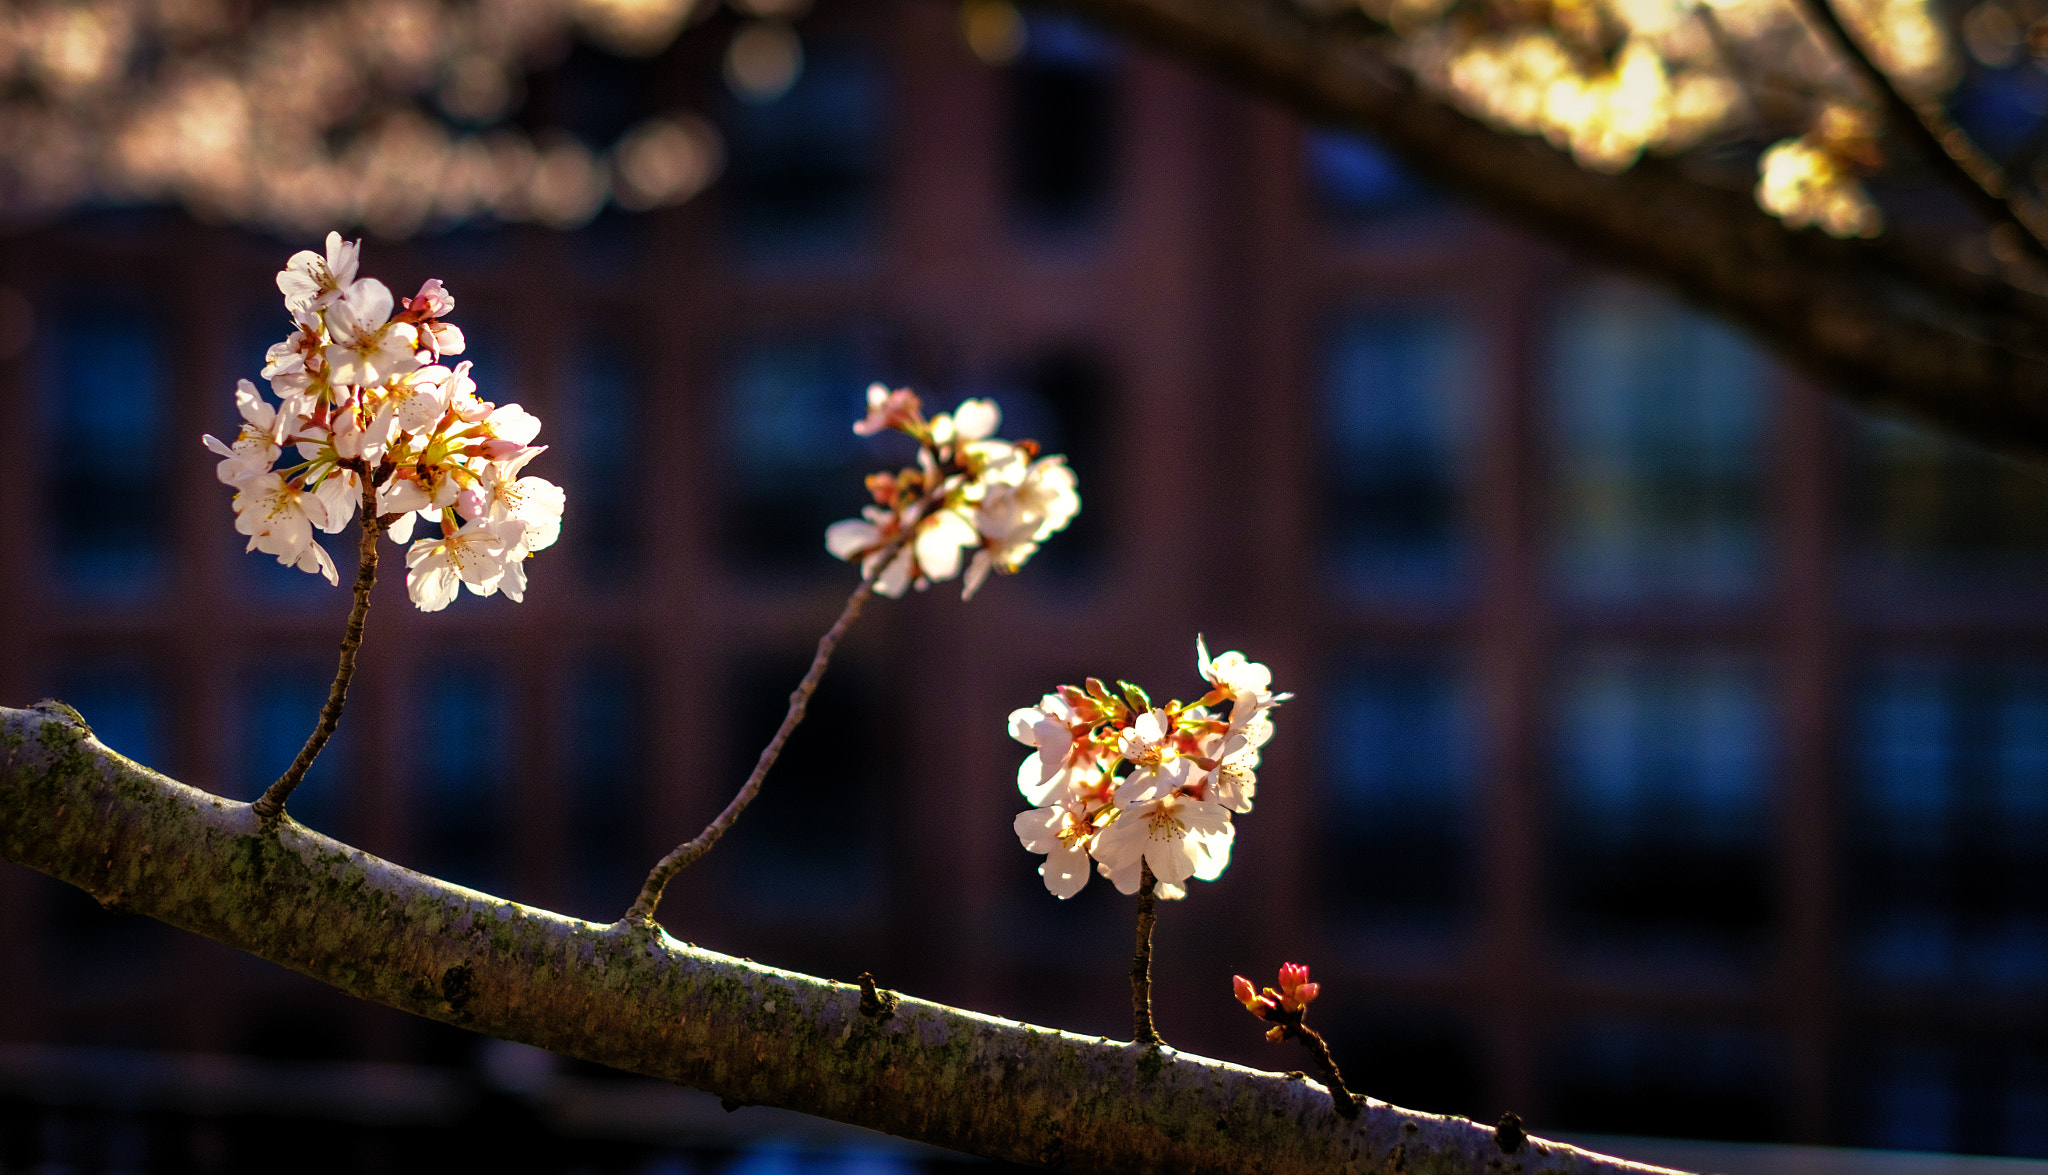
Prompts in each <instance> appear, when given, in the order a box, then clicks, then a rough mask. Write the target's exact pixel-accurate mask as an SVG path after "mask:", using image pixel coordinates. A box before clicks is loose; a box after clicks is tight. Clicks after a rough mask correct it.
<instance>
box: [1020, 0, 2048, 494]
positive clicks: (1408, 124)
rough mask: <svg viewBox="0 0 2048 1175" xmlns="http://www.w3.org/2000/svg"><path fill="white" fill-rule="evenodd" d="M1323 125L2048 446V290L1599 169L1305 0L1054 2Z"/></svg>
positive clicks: (1894, 384) (1756, 324)
mask: <svg viewBox="0 0 2048 1175" xmlns="http://www.w3.org/2000/svg"><path fill="white" fill-rule="evenodd" d="M1054 2H1055V3H1058V4H1060V5H1061V6H1062V7H1065V8H1068V9H1070V10H1072V11H1074V12H1077V13H1079V14H1081V15H1084V16H1087V17H1089V18H1091V19H1094V20H1098V21H1100V22H1102V23H1105V24H1108V25H1111V26H1114V27H1116V28H1119V29H1121V30H1123V31H1124V32H1126V33H1128V34H1130V35H1131V36H1133V37H1135V38H1137V39H1139V40H1142V41H1145V42H1149V43H1150V44H1152V45H1154V46H1156V47H1159V48H1161V49H1163V50H1164V51H1166V52H1168V53H1170V54H1172V55H1174V56H1176V57H1179V58H1181V59H1183V60H1187V61H1190V62H1192V63H1194V64H1196V65H1199V66H1202V67H1204V68H1206V69H1208V70H1209V71H1211V72H1213V73H1215V74H1217V75H1219V76H1222V77H1224V78H1226V79H1228V80H1230V81H1233V82H1236V83H1238V84H1240V85H1241V86H1243V87H1245V88H1247V89H1249V90H1251V91H1252V92H1254V93H1257V94H1259V95H1262V96H1264V97H1266V98H1269V99H1273V100H1276V101H1278V102H1280V103H1282V104H1283V105H1286V106H1288V107H1290V108H1291V109H1293V110H1294V111H1295V112H1296V113H1298V114H1300V115H1302V116H1304V117H1306V118H1308V119H1311V120H1313V121H1318V122H1335V123H1339V124H1342V125H1346V126H1351V127H1356V128H1358V129H1360V130H1364V131H1369V132H1371V133H1372V134H1373V135H1374V136H1375V137H1376V138H1377V139H1378V140H1379V141H1380V142H1381V143H1383V144H1385V145H1386V146H1387V147H1388V148H1389V149H1390V150H1392V151H1393V152H1394V153H1395V154H1396V155H1398V156H1399V157H1400V159H1401V160H1402V162H1403V163H1404V164H1405V165H1406V166H1408V167H1409V168H1411V169H1412V170H1414V171H1415V172H1417V173H1418V174H1421V175H1423V176H1425V177H1427V178H1429V179H1431V180H1432V181H1434V182H1436V183H1438V184H1440V185H1442V186H1444V187H1447V188H1450V189H1452V190H1455V191H1458V192H1461V193H1463V194H1465V195H1467V196H1469V197H1471V198H1473V199H1474V200H1476V201H1477V202H1479V203H1480V204H1482V205H1483V206H1484V207H1486V208H1487V209H1488V210H1489V211H1491V212H1492V213H1494V214H1495V215H1497V216H1499V217H1500V218H1501V219H1503V220H1505V221H1507V222H1509V223H1512V224H1516V225H1519V226H1521V227H1523V228H1525V229H1529V230H1532V231H1534V232H1537V233H1539V234H1542V235H1544V236H1547V237H1550V238H1551V239H1553V240H1557V241H1560V242H1563V243H1564V244H1566V245H1569V246H1571V247H1573V248H1576V249H1579V250H1582V251H1584V252H1586V253H1588V254H1591V255H1592V256H1594V257H1596V258H1598V259H1600V260H1602V261H1605V262H1607V263H1609V264H1612V265H1615V266H1618V267H1620V268H1623V269H1627V270H1632V271H1634V272H1637V273H1640V274H1643V275H1645V276H1648V277H1651V278H1653V279H1656V280H1658V281H1661V282H1663V283H1664V284H1666V285H1668V286H1670V287H1672V288H1674V289H1676V290H1677V291H1678V292H1679V293H1680V294H1681V295H1683V296H1684V297H1686V298H1687V299H1689V300H1691V301H1693V302H1695V303H1697V304H1699V305H1701V306H1702V307H1704V308H1706V309H1708V310H1710V311H1712V312H1715V313H1718V314H1722V315H1724V316H1726V317H1728V318H1729V319H1731V320H1733V321H1735V322H1737V323H1739V324H1741V325H1743V326H1745V327H1747V328H1748V329H1749V330H1750V331H1752V332H1754V333H1755V334H1756V335H1757V336H1758V337H1759V338H1761V339H1762V340H1763V341H1765V342H1766V343H1768V344H1770V345H1771V346H1772V347H1774V348H1775V349H1776V350H1778V351H1779V352H1780V353H1781V354H1782V355H1784V356H1785V357H1786V358H1788V359H1789V360H1791V361H1792V362H1793V363H1794V364H1795V365H1796V366H1799V367H1801V368H1803V369H1805V370H1806V371H1807V372H1809V373H1811V374H1812V375H1814V376H1816V377H1818V378H1819V379H1821V380H1822V381H1823V382H1825V383H1827V384H1830V385H1832V386H1833V387H1834V388H1835V389H1836V390H1837V391H1838V392H1840V393H1841V394H1842V395H1843V396H1844V397H1846V398H1847V399H1849V400H1851V401H1853V402H1855V403H1857V404H1860V405H1863V406H1865V407H1868V408H1873V409H1878V410H1881V411H1886V412H1890V413H1893V414H1898V415H1906V416H1913V417H1917V418H1919V419H1921V420H1923V421H1927V422H1930V423H1932V424H1935V425H1938V426H1940V427H1942V428H1944V429H1946V430H1948V431H1950V432H1952V433H1956V434H1959V435H1962V436H1964V437H1968V438H1970V439H1972V440H1975V441H1977V442H1978V443H1980V444H1984V445H1987V446H1989V447H1992V448H1996V449H2002V450H2005V451H2008V452H2013V453H2016V454H2019V455H2022V456H2029V457H2032V458H2035V459H2039V458H2041V457H2042V456H2044V455H2048V332H2044V326H2048V300H2044V299H2042V298H2040V297H2038V296H2036V295H2033V294H2030V293H2027V292H2025V291H2021V290H2019V289H2017V288H2015V287H2013V286H2011V285H2010V284H2009V283H2004V282H2000V281H1997V280H1995V279H1992V278H1989V277H1987V276H1986V275H1984V274H1980V273H1977V272H1974V271H1971V270H1968V269H1965V268H1964V267H1962V266H1961V265H1958V264H1956V263H1955V262H1953V261H1950V260H1947V259H1945V258H1936V257H1934V256H1932V255H1931V254H1927V253H1921V254H1919V255H1917V256H1915V257H1914V258H1913V263H1912V264H1911V265H1910V266H1908V265H1902V264H1900V263H1899V261H1898V259H1899V258H1900V257H1901V256H1902V255H1903V254H1904V252H1905V251H1902V250H1901V248H1900V247H1899V246H1898V245H1896V244H1894V243H1891V242H1887V241H1885V240H1884V239H1882V238H1880V239H1879V240H1878V241H1874V242H1868V241H1837V240H1833V239H1831V238H1829V237H1827V236H1825V235H1824V234H1822V233H1820V232H1818V231H1817V230H1810V229H1809V230H1798V231H1794V230H1789V229H1787V228H1786V227H1785V226H1784V224H1783V223H1782V222H1781V221H1778V220H1776V219H1775V218H1773V217H1771V216H1770V215H1768V214H1767V213H1764V212H1762V211H1760V210H1759V209H1758V208H1757V207H1756V205H1755V202H1754V201H1753V200H1752V199H1751V198H1750V195H1749V193H1748V191H1747V190H1739V191H1736V190H1726V189H1722V188H1718V187H1714V186H1711V185H1709V184H1706V183H1703V182H1700V181H1699V180H1696V179H1693V178H1690V177H1689V176H1687V175H1686V174H1685V173H1683V172H1682V171H1681V170H1680V169H1679V168H1678V167H1677V166H1676V165H1675V164H1673V163H1671V162H1669V161H1665V160H1657V159H1647V160H1644V161H1643V162H1641V163H1639V164H1637V165H1636V166H1635V167H1634V168H1631V169H1630V170H1629V171H1627V172H1624V173H1622V174H1620V175H1600V174H1596V173H1593V172H1589V171H1586V170H1583V169H1581V168H1580V167H1578V166H1577V165H1576V164H1575V163H1573V162H1572V160H1571V158H1570V157H1569V156H1567V155H1565V154H1563V153H1561V152H1559V151H1557V150H1555V149H1553V148H1551V147H1549V146H1548V145H1546V144H1545V143H1543V142H1542V141H1541V140H1540V139H1534V138H1528V137H1523V136H1519V135H1512V134H1508V133H1504V132H1500V131H1495V130H1492V129H1490V128H1489V127H1487V126H1485V125H1484V124H1482V123H1481V122H1479V121H1478V120H1476V119H1473V118H1471V117H1469V116H1467V115H1464V114H1462V113H1459V112H1458V111H1456V110H1454V109H1452V108H1451V107H1449V106H1447V105H1445V104H1444V103H1442V102H1440V101H1438V100H1436V99H1434V98H1432V97H1430V96H1428V95H1426V94H1423V93H1421V92H1420V91H1419V90H1418V89H1417V87H1416V85H1415V82H1414V80H1413V78H1412V77H1411V76H1410V75H1409V74H1408V73H1407V72H1406V71H1405V70H1404V69H1403V68H1402V67H1400V66H1399V65H1397V64H1395V63H1394V62H1393V61H1391V60H1390V59H1389V57H1388V50H1387V48H1386V46H1385V45H1383V44H1382V43H1381V42H1379V41H1374V40H1369V39H1366V38H1361V37H1356V36H1349V35H1341V34H1338V33H1336V32H1334V31H1333V30H1331V29H1329V28H1327V27H1324V25H1323V24H1321V23H1319V22H1317V21H1316V20H1314V19H1312V18H1311V17H1309V16H1308V15H1306V14H1304V13H1303V12H1302V11H1300V10H1299V9H1298V8H1296V7H1295V6H1294V5H1292V4H1289V3H1287V2H1286V0H1054Z"/></svg>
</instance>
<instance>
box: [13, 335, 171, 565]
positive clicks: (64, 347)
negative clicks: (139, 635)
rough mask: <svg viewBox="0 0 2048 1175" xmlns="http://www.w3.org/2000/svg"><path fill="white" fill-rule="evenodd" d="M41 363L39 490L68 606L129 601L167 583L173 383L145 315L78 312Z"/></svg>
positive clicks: (56, 337)
mask: <svg viewBox="0 0 2048 1175" xmlns="http://www.w3.org/2000/svg"><path fill="white" fill-rule="evenodd" d="M54 317H55V322H54V324H53V329H52V331H51V332H50V339H51V342H50V345H49V348H48V351H47V354H46V355H45V364H46V366H45V373H46V374H45V381H46V387H47V388H48V394H49V397H50V403H49V415H48V418H49V420H50V422H51V424H52V426H53V430H54V433H55V435H54V437H53V438H52V440H53V442H54V443H53V444H52V446H51V461H50V464H49V466H48V467H47V468H48V473H47V475H46V476H47V478H48V480H47V482H46V484H45V488H44V498H45V501H46V502H47V504H48V509H49V514H48V525H49V534H50V538H51V544H52V548H53V549H52V554H53V556H54V558H53V560H52V562H53V565H54V569H55V571H56V573H57V577H58V579H59V581H60V582H61V583H62V585H63V587H64V589H65V591H66V593H67V594H68V595H70V596H73V597H75V598H80V599H86V600H94V601H110V602H121V601H133V600H137V599H140V598H143V597H146V596H148V595H150V594H151V593H153V592H155V591H157V590H158V589H160V588H161V587H162V586H163V583H164V580H165V578H166V577H167V575H168V573H169V561H170V543H169V534H170V520H171V501H172V499H171V494H170V492H169V490H168V488H167V487H168V485H169V479H168V478H167V476H166V474H167V472H168V467H169V462H168V454H167V453H166V451H165V443H166V435H165V429H166V426H167V425H168V424H169V420H170V405H169V403H168V400H167V397H168V395H169V389H170V380H169V378H168V375H167V372H166V371H165V368H164V363H165V356H164V353H163V344H162V339H161V336H160V334H159V332H158V329H157V326H156V323H155V322H154V321H153V320H152V319H151V318H150V316H149V315H148V313H147V312H146V307H144V306H142V305H139V304H137V305H126V304H120V303H106V302H94V303H78V304H73V305H69V306H65V307H62V308H61V309H60V310H59V311H58V313H57V314H56V315H55V316H54Z"/></svg>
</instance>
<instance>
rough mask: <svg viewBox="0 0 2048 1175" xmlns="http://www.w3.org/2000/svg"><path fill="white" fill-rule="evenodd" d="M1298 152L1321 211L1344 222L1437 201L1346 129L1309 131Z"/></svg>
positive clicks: (1389, 158) (1387, 157)
mask: <svg viewBox="0 0 2048 1175" xmlns="http://www.w3.org/2000/svg"><path fill="white" fill-rule="evenodd" d="M1302 152H1303V158H1304V161H1305V162H1306V164H1307V167H1308V178H1309V187H1310V190H1311V191H1312V192H1313V193H1314V195H1315V197H1316V200H1317V202H1318V203H1319V204H1321V205H1322V207H1323V209H1324V210H1325V211H1327V212H1329V213H1331V214H1333V215H1335V216H1338V217H1342V218H1345V219H1361V220H1362V219H1365V218H1367V217H1371V216H1376V215H1385V214H1387V213H1397V212H1407V211H1412V210H1414V209H1417V208H1421V207H1424V206H1426V205H1429V204H1432V203H1437V202H1438V201H1437V200H1436V199H1435V198H1434V197H1435V193H1432V192H1431V191H1430V190H1429V189H1428V188H1427V187H1425V186H1424V185H1423V184H1422V183H1420V182H1419V181H1417V180H1416V179H1415V178H1414V177H1413V176H1411V175H1409V174H1408V172H1407V171H1405V170H1404V169H1403V168H1402V167H1401V165H1400V164H1399V163H1398V162H1396V161H1395V159H1394V157H1393V155H1392V154H1390V153H1389V152H1388V151H1387V149H1386V148H1384V147H1382V146H1380V145H1379V144H1378V143H1375V142H1374V141H1373V140H1371V139H1369V138H1367V137H1366V136H1364V135H1360V134H1355V133H1352V132H1350V131H1337V130H1316V131H1310V132H1309V133H1308V135H1307V136H1306V138H1305V139H1304V140H1303V144H1302Z"/></svg>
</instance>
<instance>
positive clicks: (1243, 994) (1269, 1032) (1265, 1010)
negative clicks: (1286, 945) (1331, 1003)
mask: <svg viewBox="0 0 2048 1175" xmlns="http://www.w3.org/2000/svg"><path fill="white" fill-rule="evenodd" d="M1230 986H1231V988H1232V990H1234V991H1235V992H1236V994H1237V1002H1238V1003H1240V1004H1243V1005H1244V1008H1245V1011H1247V1012H1250V1013H1251V1014H1252V1015H1254V1016H1257V1017H1258V1018H1259V1019H1261V1020H1268V1021H1273V1022H1274V1023H1273V1027H1271V1028H1268V1029H1266V1039H1267V1040H1275V1041H1277V1040H1279V1039H1280V1038H1281V1037H1283V1036H1286V1035H1287V1029H1288V1027H1289V1026H1290V1025H1292V1026H1294V1027H1297V1028H1299V1027H1300V1026H1301V1018H1302V1015H1303V1013H1305V1012H1307V1011H1308V1006H1309V1004H1310V1003H1311V1002H1313V1001H1314V1000H1315V998H1316V995H1317V994H1318V993H1319V992H1321V991H1322V990H1323V985H1322V984H1320V983H1310V982H1309V980H1308V964H1306V963H1282V964H1280V990H1279V991H1274V990H1273V989H1272V988H1270V987H1268V988H1265V989H1263V990H1260V989H1257V988H1254V987H1253V986H1252V981H1251V980H1249V979H1246V978H1245V977H1244V976H1242V975H1233V976H1231V977H1230Z"/></svg>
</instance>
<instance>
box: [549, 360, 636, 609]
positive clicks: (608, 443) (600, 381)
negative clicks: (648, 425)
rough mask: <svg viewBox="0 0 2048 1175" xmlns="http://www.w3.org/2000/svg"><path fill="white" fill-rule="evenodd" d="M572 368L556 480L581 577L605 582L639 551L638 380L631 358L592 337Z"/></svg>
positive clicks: (621, 574)
mask: <svg viewBox="0 0 2048 1175" xmlns="http://www.w3.org/2000/svg"><path fill="white" fill-rule="evenodd" d="M574 363H575V367H574V369H573V371H572V372H571V375H570V385H569V387H570V400H569V403H568V404H566V405H565V407H566V408H567V411H566V412H564V413H563V420H562V424H561V431H562V434H563V435H564V436H566V437H567V438H568V440H569V442H570V443H569V445H568V446H567V447H568V449H569V453H568V458H569V459H568V460H567V461H566V462H564V463H563V466H562V472H561V479H562V481H563V482H564V484H565V486H566V488H567V490H568V494H569V498H570V500H571V501H573V502H575V503H576V526H575V528H574V530H573V532H572V533H573V534H574V536H575V537H574V539H573V540H572V541H573V542H574V544H575V549H576V551H577V554H578V555H579V556H580V561H581V563H582V565H583V569H584V572H585V574H586V575H587V576H588V577H589V578H590V579H591V580H592V581H594V582H597V583H607V582H612V581H615V580H619V579H622V578H625V577H627V576H630V575H631V574H632V572H633V570H634V568H635V567H636V565H637V564H638V562H639V559H640V556H641V553H642V552H641V549H640V534H641V526H642V524H643V521H644V520H643V518H642V515H641V513H640V510H639V501H640V487H641V465H640V460H641V458H640V453H639V446H638V445H637V443H636V438H637V437H639V436H640V435H641V430H642V429H643V428H644V427H645V423H644V419H643V418H642V416H641V412H640V388H641V386H642V384H641V379H642V376H641V373H640V371H639V370H638V367H637V365H636V364H635V363H634V362H633V357H632V356H631V355H629V354H626V353H623V352H621V351H620V350H619V349H618V348H617V347H614V346H603V347H600V346H598V345H596V343H595V341H594V340H586V342H585V344H584V346H583V348H582V349H581V350H580V351H579V352H578V353H577V354H576V356H575V360H574Z"/></svg>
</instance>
